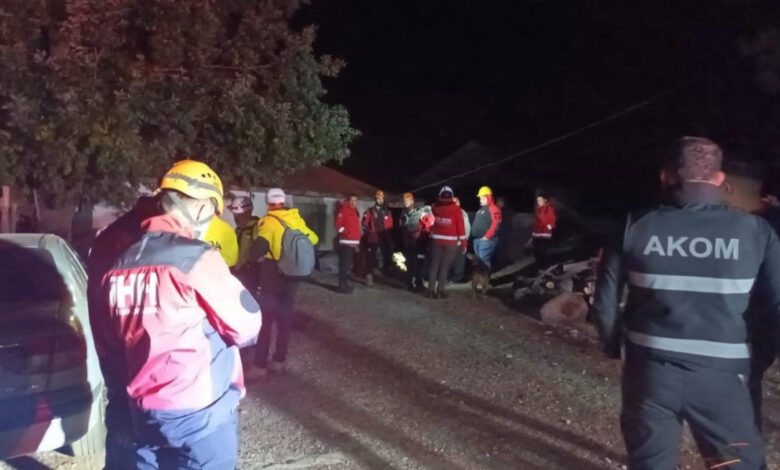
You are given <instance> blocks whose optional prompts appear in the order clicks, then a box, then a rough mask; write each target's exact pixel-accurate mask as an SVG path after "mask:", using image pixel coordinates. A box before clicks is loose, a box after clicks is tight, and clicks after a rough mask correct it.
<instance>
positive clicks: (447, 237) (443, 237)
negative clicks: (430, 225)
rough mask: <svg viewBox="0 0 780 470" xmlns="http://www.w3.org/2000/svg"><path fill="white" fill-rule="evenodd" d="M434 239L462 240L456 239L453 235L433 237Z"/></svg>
mask: <svg viewBox="0 0 780 470" xmlns="http://www.w3.org/2000/svg"><path fill="white" fill-rule="evenodd" d="M433 238H434V239H436V240H455V241H457V240H460V237H454V236H452V235H433Z"/></svg>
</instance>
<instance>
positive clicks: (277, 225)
mask: <svg viewBox="0 0 780 470" xmlns="http://www.w3.org/2000/svg"><path fill="white" fill-rule="evenodd" d="M285 200H286V195H285V194H284V191H283V190H281V189H280V188H273V189H270V190H268V192H267V193H266V195H265V202H266V204H268V212H267V213H266V215H265V216H264V217H263V218H261V219H260V221H259V222H258V224H257V235H256V237H255V241H254V243H252V247H251V249H250V259H254V260H260V261H261V262H260V266H259V272H260V276H259V277H260V279H259V285H260V306H261V307H262V308H263V327H262V328H261V329H260V335H259V336H258V338H257V347H256V348H255V361H254V367H253V368H252V369H251V370H250V371H249V372H248V373H247V380H249V381H255V380H262V379H265V378H267V377H268V373H269V370H270V371H273V372H275V373H278V374H282V373H284V371H285V361H286V360H287V350H288V348H289V345H290V335H291V334H292V326H293V321H294V320H295V310H294V309H295V296H296V294H297V292H298V287H299V286H300V282H301V281H300V280H299V279H292V278H288V277H287V276H285V275H284V274H283V273H282V272H281V271H280V270H279V267H278V261H279V260H280V259H281V256H282V237H283V235H284V232H285V230H297V231H299V232H301V233H303V234H304V235H306V237H307V238H308V239H309V241H310V242H311V244H312V245H316V244H317V243H318V242H319V237H318V236H317V234H316V233H314V232H313V231H312V230H311V229H310V228H309V227H307V226H306V222H305V221H304V220H303V217H301V214H300V213H299V212H298V209H295V208H288V207H287V206H286V205H285ZM274 325H276V343H275V348H274V354H273V358H272V359H273V360H272V361H271V362H270V363H269V361H268V359H269V354H270V350H271V336H272V329H273V326H274Z"/></svg>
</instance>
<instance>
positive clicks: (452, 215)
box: [431, 200, 468, 248]
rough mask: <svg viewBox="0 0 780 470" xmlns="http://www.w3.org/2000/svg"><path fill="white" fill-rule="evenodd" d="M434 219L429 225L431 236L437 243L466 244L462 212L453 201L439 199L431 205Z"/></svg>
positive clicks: (465, 245) (466, 238) (464, 245)
mask: <svg viewBox="0 0 780 470" xmlns="http://www.w3.org/2000/svg"><path fill="white" fill-rule="evenodd" d="M433 216H434V217H435V218H436V221H435V222H434V224H433V227H431V238H433V243H435V244H437V245H457V244H460V245H461V246H463V248H466V247H467V246H468V236H467V235H466V227H465V226H464V224H463V212H462V211H461V210H460V207H459V206H458V205H457V204H455V202H454V201H447V200H444V201H439V202H437V203H436V204H434V205H433Z"/></svg>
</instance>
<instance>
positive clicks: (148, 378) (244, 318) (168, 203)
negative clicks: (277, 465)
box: [90, 160, 261, 470]
mask: <svg viewBox="0 0 780 470" xmlns="http://www.w3.org/2000/svg"><path fill="white" fill-rule="evenodd" d="M157 201H158V203H159V215H153V216H151V217H148V218H146V219H144V220H143V221H142V222H141V226H140V236H138V237H137V239H136V240H135V241H134V242H132V243H131V244H129V245H128V246H127V247H124V249H123V251H122V252H121V254H120V255H119V256H117V258H116V260H115V261H114V263H113V265H112V266H111V268H110V269H108V270H107V271H106V273H105V274H104V275H103V276H102V278H101V279H100V281H99V282H100V285H99V292H97V293H96V298H95V299H94V300H95V301H94V302H92V303H91V305H90V307H91V308H94V309H96V310H95V311H94V312H91V317H92V318H93V322H92V323H93V324H94V325H95V327H97V328H98V329H99V330H101V331H102V334H100V335H96V342H95V343H96V346H97V350H98V354H99V356H100V357H101V362H105V363H113V367H112V369H113V370H115V371H120V375H118V376H115V377H114V378H113V379H112V380H119V381H121V382H123V385H124V387H125V390H126V393H127V398H128V401H129V415H130V418H131V419H130V421H131V423H132V440H133V441H134V444H135V455H134V462H133V465H132V467H133V468H137V469H156V468H177V469H190V468H201V469H214V470H216V469H230V468H235V466H236V462H237V459H238V424H237V419H238V413H237V407H238V402H239V400H240V399H241V398H242V397H243V396H244V394H245V390H244V383H243V376H242V368H241V359H240V356H239V351H238V347H239V345H242V344H245V343H247V342H250V341H251V340H252V339H253V338H254V335H255V334H256V333H257V331H258V330H259V329H260V322H261V315H260V308H259V306H258V305H257V303H256V302H255V300H254V299H253V298H252V296H251V295H250V294H249V292H248V291H247V290H246V289H244V287H243V286H242V285H241V283H240V282H239V281H238V280H237V279H236V278H234V277H233V276H231V275H230V272H229V270H228V268H227V266H226V265H225V261H224V260H223V259H222V258H221V257H220V255H219V253H218V252H217V251H216V250H214V249H212V248H211V246H210V245H209V244H208V243H205V242H203V241H200V240H199V239H202V238H203V237H204V236H205V232H206V230H207V227H208V224H209V221H210V220H211V218H212V217H214V216H215V215H219V214H220V213H221V212H222V209H223V199H222V183H221V181H220V179H219V177H217V175H216V174H215V173H214V172H213V171H212V170H211V168H209V167H208V166H207V165H205V164H203V163H200V162H196V161H192V160H185V161H180V162H178V163H176V164H175V165H174V166H173V167H172V168H171V169H170V170H169V171H168V172H167V173H166V174H165V176H164V177H163V179H162V181H161V183H160V185H159V188H158V196H157ZM128 240H130V239H128ZM98 338H99V339H98Z"/></svg>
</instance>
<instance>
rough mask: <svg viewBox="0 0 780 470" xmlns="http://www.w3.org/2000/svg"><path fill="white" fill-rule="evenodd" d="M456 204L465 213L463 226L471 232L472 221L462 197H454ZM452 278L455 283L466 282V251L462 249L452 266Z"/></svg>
mask: <svg viewBox="0 0 780 470" xmlns="http://www.w3.org/2000/svg"><path fill="white" fill-rule="evenodd" d="M452 200H453V201H455V204H456V205H457V206H458V207H460V211H461V213H462V214H463V227H464V229H465V230H466V233H467V234H469V233H471V221H470V220H469V214H468V213H467V212H466V211H465V210H464V209H463V207H461V205H460V198H457V197H456V198H453V199H452ZM449 277H450V280H451V281H452V282H455V283H459V282H464V281H465V277H466V253H464V252H462V251H460V252H458V254H457V256H456V257H455V261H454V262H453V263H452V267H451V268H450V276H449Z"/></svg>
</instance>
